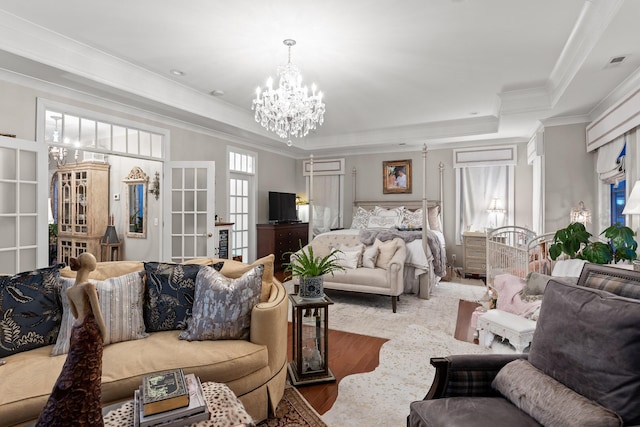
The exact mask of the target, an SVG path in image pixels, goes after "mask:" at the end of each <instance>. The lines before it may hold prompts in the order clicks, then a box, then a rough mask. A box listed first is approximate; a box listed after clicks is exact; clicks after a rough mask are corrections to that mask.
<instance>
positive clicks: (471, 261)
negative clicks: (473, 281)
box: [462, 231, 487, 278]
mask: <svg viewBox="0 0 640 427" xmlns="http://www.w3.org/2000/svg"><path fill="white" fill-rule="evenodd" d="M462 268H463V269H464V276H465V277H468V276H470V277H474V278H486V277H487V235H486V233H484V232H477V231H465V232H464V233H462Z"/></svg>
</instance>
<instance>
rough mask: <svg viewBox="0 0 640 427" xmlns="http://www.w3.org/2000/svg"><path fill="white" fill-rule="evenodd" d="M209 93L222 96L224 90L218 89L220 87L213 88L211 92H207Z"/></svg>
mask: <svg viewBox="0 0 640 427" xmlns="http://www.w3.org/2000/svg"><path fill="white" fill-rule="evenodd" d="M209 94H210V95H213V96H223V95H224V91H223V90H220V89H214V90H212V91H211V92H209Z"/></svg>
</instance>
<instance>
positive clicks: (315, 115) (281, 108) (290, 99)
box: [251, 39, 324, 146]
mask: <svg viewBox="0 0 640 427" xmlns="http://www.w3.org/2000/svg"><path fill="white" fill-rule="evenodd" d="M283 43H284V44H285V46H288V47H289V62H287V65H285V66H280V67H278V76H279V77H280V81H279V84H278V88H277V89H273V87H272V86H273V79H272V78H271V77H269V79H268V80H267V86H266V88H265V89H264V90H262V89H260V87H258V88H257V89H256V98H255V99H254V100H253V105H252V107H251V109H252V110H255V112H256V114H255V118H256V122H258V123H260V124H261V125H262V127H264V128H265V129H268V130H270V131H272V132H275V133H276V134H277V135H278V136H279V137H280V138H283V139H286V140H287V145H288V146H291V137H296V138H302V137H304V136H306V135H307V134H308V133H309V131H310V130H313V129H315V128H316V126H317V125H319V124H320V125H321V124H322V123H323V122H324V102H322V92H317V93H316V85H315V84H313V85H311V94H309V88H308V87H307V86H302V76H301V75H300V70H298V68H297V67H296V66H295V65H293V64H292V63H291V46H293V45H295V44H296V41H295V40H291V39H286V40H285V41H283Z"/></svg>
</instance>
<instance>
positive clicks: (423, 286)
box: [418, 144, 431, 299]
mask: <svg viewBox="0 0 640 427" xmlns="http://www.w3.org/2000/svg"><path fill="white" fill-rule="evenodd" d="M427 214H428V212H427V144H424V145H423V146H422V249H423V250H424V253H425V254H426V253H429V251H428V249H427V244H428V243H427V228H428V227H427V224H428V222H427V221H428V219H427ZM427 275H428V273H425V274H422V275H421V276H420V279H419V280H420V288H419V290H418V294H419V296H420V298H423V299H429V297H430V296H431V286H430V285H431V284H430V283H429V281H430V280H429V277H425V276H427Z"/></svg>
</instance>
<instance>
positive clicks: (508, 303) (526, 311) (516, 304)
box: [493, 274, 542, 320]
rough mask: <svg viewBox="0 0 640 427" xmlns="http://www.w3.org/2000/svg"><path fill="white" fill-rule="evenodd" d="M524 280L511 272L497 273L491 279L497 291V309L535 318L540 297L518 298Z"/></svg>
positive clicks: (524, 283)
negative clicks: (534, 299)
mask: <svg viewBox="0 0 640 427" xmlns="http://www.w3.org/2000/svg"><path fill="white" fill-rule="evenodd" d="M526 283H527V282H526V281H525V280H524V279H521V278H519V277H516V276H513V275H511V274H499V275H497V276H496V277H495V279H494V281H493V286H494V288H495V290H496V292H497V293H498V304H497V307H496V308H497V309H499V310H504V311H506V312H509V313H513V314H517V315H518V316H522V317H526V318H527V319H531V320H537V319H538V312H539V311H540V304H542V299H540V300H537V301H531V302H526V301H523V300H522V299H521V298H520V291H521V290H522V288H524V286H525V285H526Z"/></svg>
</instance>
